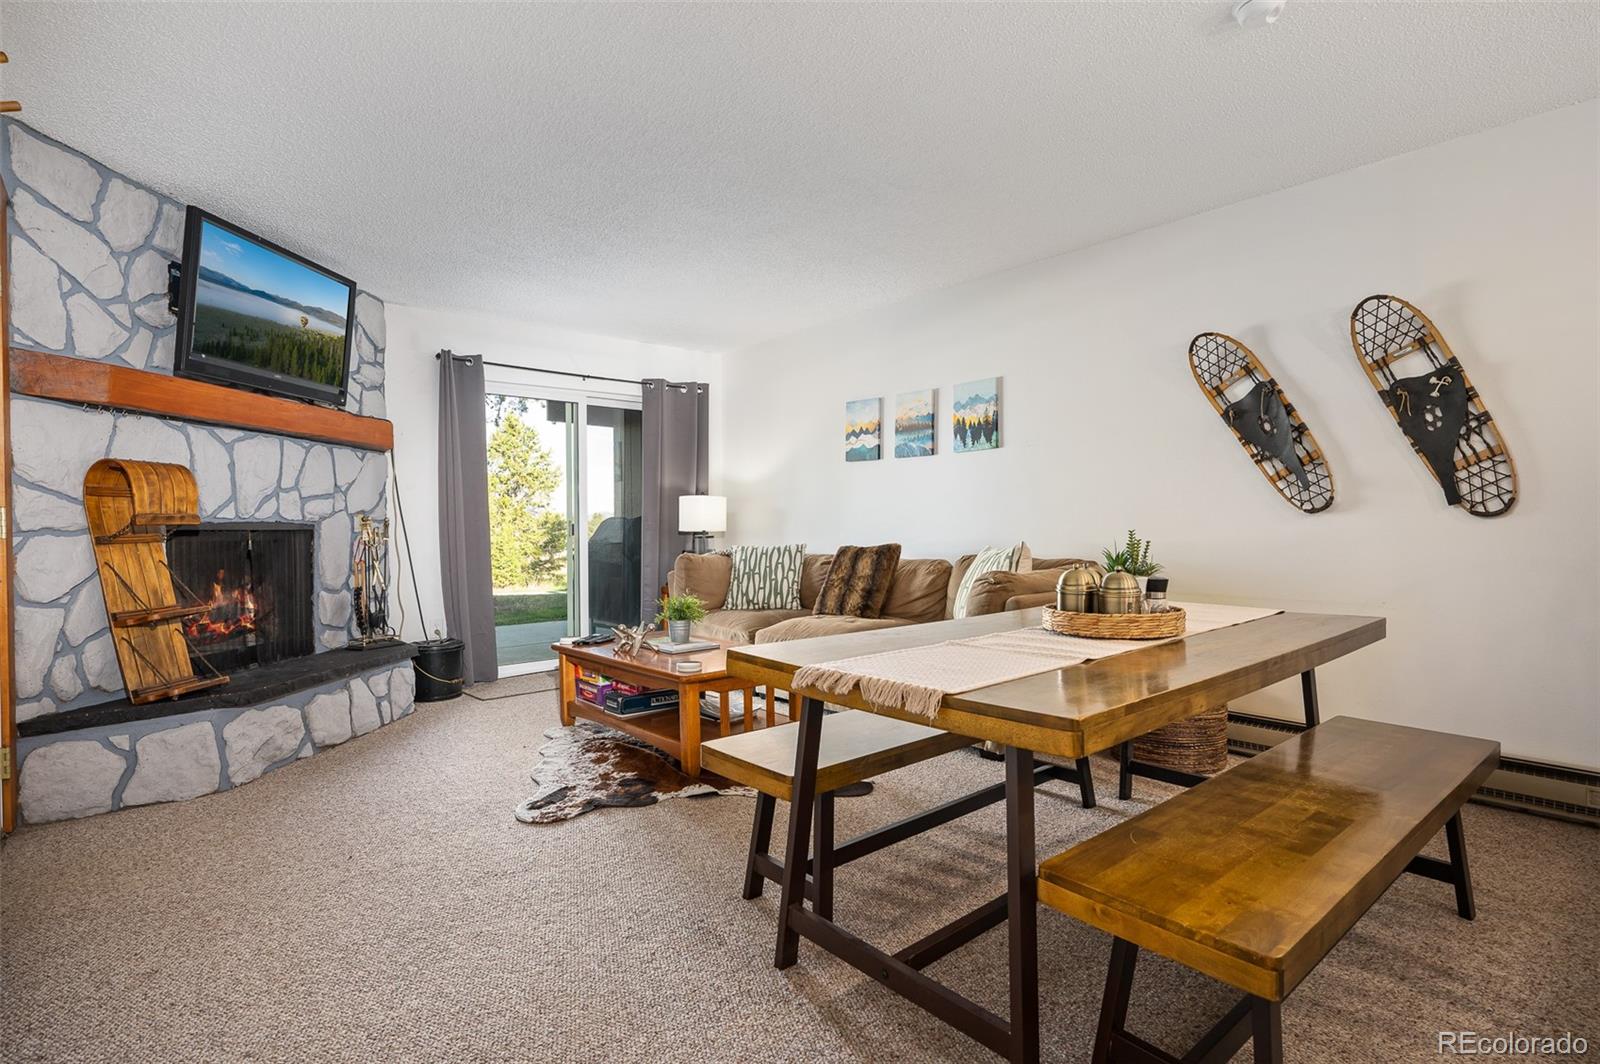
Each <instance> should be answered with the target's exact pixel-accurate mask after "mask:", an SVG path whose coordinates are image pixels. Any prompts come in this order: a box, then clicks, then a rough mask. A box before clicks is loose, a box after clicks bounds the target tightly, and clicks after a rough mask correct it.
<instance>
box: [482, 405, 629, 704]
mask: <svg viewBox="0 0 1600 1064" xmlns="http://www.w3.org/2000/svg"><path fill="white" fill-rule="evenodd" d="M484 414H485V427H486V431H487V433H488V450H489V551H490V562H491V565H490V569H491V573H492V576H493V581H494V602H495V644H496V653H497V656H498V658H499V663H500V674H501V675H502V676H508V675H515V674H517V673H522V672H530V671H534V670H537V669H542V668H551V667H553V666H554V664H555V654H554V652H553V651H551V649H550V644H551V643H554V642H555V641H556V640H558V639H561V638H562V637H564V636H572V635H586V634H588V633H590V632H592V631H598V630H604V629H606V628H609V627H611V626H612V625H617V624H637V623H638V621H639V555H640V551H639V526H640V516H639V515H640V513H641V508H640V503H641V496H640V492H641V487H640V484H641V482H640V476H639V462H640V449H641V432H640V429H641V420H640V418H641V415H640V412H639V403H638V400H637V399H636V398H634V397H632V396H621V397H611V396H591V395H587V394H585V393H583V392H581V391H572V390H567V389H560V388H549V387H540V386H538V385H537V384H529V383H524V382H521V381H491V382H490V387H489V394H488V396H487V400H486V404H485V410H484Z"/></svg>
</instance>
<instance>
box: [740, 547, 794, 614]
mask: <svg viewBox="0 0 1600 1064" xmlns="http://www.w3.org/2000/svg"><path fill="white" fill-rule="evenodd" d="M805 557H806V545H805V544H804V543H791V544H788V545H786V546H782V547H735V548H733V574H732V576H731V577H730V578H729V580H728V598H727V601H726V602H724V603H723V604H722V608H723V609H725V610H797V609H799V608H800V565H801V563H802V562H804V561H805Z"/></svg>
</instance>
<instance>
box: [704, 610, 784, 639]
mask: <svg viewBox="0 0 1600 1064" xmlns="http://www.w3.org/2000/svg"><path fill="white" fill-rule="evenodd" d="M805 616H806V612H805V611H804V610H713V611H712V612H710V613H708V614H706V616H705V620H703V621H696V622H694V634H695V635H696V636H697V637H699V638H702V639H726V640H727V641H728V642H730V643H738V644H741V645H742V644H745V643H754V642H755V641H756V636H757V634H759V633H760V632H761V631H762V630H763V629H766V628H770V627H772V626H773V625H775V624H782V623H783V622H784V621H788V620H793V619H794V618H796V617H805Z"/></svg>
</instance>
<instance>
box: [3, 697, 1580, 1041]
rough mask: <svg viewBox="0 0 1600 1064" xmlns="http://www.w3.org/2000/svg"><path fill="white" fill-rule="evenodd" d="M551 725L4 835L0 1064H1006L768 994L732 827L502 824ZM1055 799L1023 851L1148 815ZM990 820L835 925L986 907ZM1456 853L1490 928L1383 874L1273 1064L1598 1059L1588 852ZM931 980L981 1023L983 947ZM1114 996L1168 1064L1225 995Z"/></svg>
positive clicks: (1473, 816)
mask: <svg viewBox="0 0 1600 1064" xmlns="http://www.w3.org/2000/svg"><path fill="white" fill-rule="evenodd" d="M554 717H555V705H554V698H553V696H551V695H549V694H542V695H534V696H529V697H526V698H523V699H503V700H498V701H492V702H477V701H474V700H471V699H460V700H457V701H455V702H449V703H441V704H436V705H423V706H419V707H418V712H417V713H415V714H413V715H412V716H411V717H408V718H407V719H406V720H404V721H401V722H399V723H398V724H396V725H393V726H391V727H387V728H384V729H382V730H380V731H379V732H376V733H373V734H371V735H368V736H366V737H364V738H360V739H357V740H354V741H352V742H350V743H348V744H346V745H345V746H342V747H340V748H338V749H336V750H333V751H330V752H328V753H326V754H321V755H319V756H317V757H316V758H314V759H311V760H309V761H306V762H303V763H300V764H297V765H294V766H292V767H290V768H288V769H285V770H283V771H281V772H277V773H274V774H272V775H270V776H267V777H266V778H264V779H262V780H260V781H258V782H256V783H252V784H250V785H248V786H246V787H242V788H240V789H238V790H234V791H228V792H226V793H223V794H218V795H213V796H210V797H207V798H201V799H198V800H196V801H193V802H188V803H183V804H177V805H164V806H152V807H148V808H141V809H133V810H129V811H125V812H120V813H115V814H112V815H110V816H102V817H96V818H94V819H90V820H83V821H75V822H71V823H62V824H51V825H46V826H44V827H39V828H25V829H23V830H22V831H20V832H18V833H17V834H16V835H15V836H13V837H12V838H11V839H10V840H9V841H8V842H7V843H6V845H5V846H4V849H3V859H0V904H3V910H0V912H3V945H0V948H3V965H0V977H3V987H4V993H3V996H0V1009H3V1021H0V1054H3V1056H4V1059H5V1060H8V1061H10V1060H15V1061H73V1062H80V1061H81V1062H105V1064H129V1062H143V1061H163V1062H165V1061H206V1062H213V1061H257V1062H264V1061H286V1062H287V1061H323V1060H337V1061H374V1060H382V1061H396V1062H400V1061H407V1062H409V1061H506V1062H510V1061H638V1062H641V1064H645V1062H648V1064H657V1062H660V1061H676V1060H695V1061H730V1062H732V1061H739V1062H760V1061H772V1062H780V1061H781V1062H789V1061H824V1060H826V1061H872V1062H878V1061H983V1060H989V1059H995V1058H992V1057H990V1056H989V1055H988V1054H986V1053H985V1052H983V1051H982V1050H980V1049H979V1048H978V1047H976V1046H975V1045H974V1044H973V1043H972V1042H970V1041H968V1040H967V1039H965V1038H963V1037H962V1036H960V1035H958V1034H956V1033H954V1032H953V1031H951V1030H950V1029H949V1028H946V1027H945V1026H943V1025H942V1024H940V1023H938V1022H937V1021H935V1020H933V1019H932V1018H930V1017H928V1016H927V1015H925V1014H924V1013H922V1012H921V1011H919V1010H918V1009H916V1008H915V1007H913V1006H911V1005H908V1004H906V1003H904V1002H902V1001H900V1000H899V999H897V998H895V997H893V996H892V995H890V994H889V993H888V992H886V991H885V990H883V989H882V988H881V987H879V986H878V985H877V984H876V983H874V982H872V981H871V980H869V979H867V978H865V977H863V976H861V975H859V974H858V973H856V972H855V971H854V970H853V969H851V968H849V967H848V966H847V965H845V964H843V963H841V962H839V961H836V960H833V959H831V958H828V957H827V956H826V955H824V954H823V953H821V952H820V951H819V950H817V949H816V948H814V947H808V946H804V945H803V946H802V948H801V962H800V964H799V965H798V966H797V967H796V968H794V969H792V970H790V971H788V972H784V973H780V972H777V971H774V970H773V968H772V967H771V960H770V957H771V951H772V929H773V910H774V906H775V904H776V903H775V900H774V894H775V892H774V891H771V890H769V891H768V894H767V896H766V897H765V898H763V899H762V900H760V901H758V902H755V903H746V902H742V901H740V900H739V899H738V897H737V893H736V891H737V882H738V873H739V871H740V861H741V857H742V853H743V847H744V844H745V840H746V838H747V833H748V831H749V816H750V812H751V809H752V803H751V801H750V800H749V799H746V798H729V797H714V798H705V799H689V800H684V801H674V802H663V803H661V804H659V805H655V806H651V807H648V808H643V809H618V810H602V811H599V812H596V813H593V814H590V815H588V816H584V817H580V818H579V819H577V820H573V821H570V822H567V823H564V824H556V825H549V826H535V827H530V826H524V825H522V824H518V823H516V822H515V821H514V820H513V819H512V816H511V811H512V809H513V807H514V806H515V805H516V804H517V803H518V802H519V801H521V800H522V799H523V798H525V797H527V794H528V788H529V786H530V784H529V781H528V772H529V770H530V769H531V768H532V766H533V764H534V762H535V761H536V760H537V758H536V751H537V749H538V747H539V746H540V745H541V744H542V742H543V740H542V738H541V733H542V732H543V730H544V729H545V728H546V727H548V726H549V725H550V724H551V723H552V722H553V720H554ZM1100 767H1101V769H1102V772H1103V774H1102V775H1101V777H1100V783H1101V789H1102V792H1103V793H1114V788H1113V778H1112V773H1111V772H1110V771H1109V770H1110V769H1111V767H1112V766H1110V765H1109V764H1107V765H1103V766H1100ZM999 774H1000V770H999V767H998V766H997V765H995V764H994V763H992V762H988V761H983V760H981V759H979V758H978V757H977V756H976V755H974V754H972V753H970V752H966V751H962V752H958V753H956V754H952V755H949V756H947V757H944V758H941V759H939V760H936V761H934V762H931V763H928V764H924V765H920V766H917V767H915V768H912V769H907V770H903V771H901V772H897V773H894V774H892V775H890V776H887V777H884V778H883V780H882V781H881V783H880V785H879V787H878V790H877V793H876V794H875V795H873V796H871V797H869V798H865V799H860V800H852V801H849V802H844V803H841V804H840V806H839V816H840V819H841V834H845V833H848V832H851V831H853V830H857V829H860V828H863V827H867V826H870V825H872V824H878V823H882V822H885V821H887V820H890V819H893V818H897V817H899V816H901V815H904V814H906V813H909V812H912V811H914V810H915V809H917V808H919V807H922V806H924V805H926V804H929V803H932V802H933V801H935V800H937V799H940V798H944V797H947V796H949V795H951V794H954V793H957V792H958V791H959V790H963V789H966V788H969V787H972V786H975V785H978V784H981V783H984V782H988V781H992V780H995V779H998V778H999ZM1045 790H1046V792H1048V793H1043V792H1042V793H1041V797H1040V800H1039V803H1038V811H1039V820H1040V851H1041V853H1051V852H1055V851H1057V850H1059V849H1062V848H1064V847H1065V846H1066V845H1067V844H1068V843H1069V842H1071V841H1072V840H1073V839H1074V838H1077V837H1080V836H1082V835H1085V834H1087V833H1089V832H1092V831H1095V830H1097V829H1098V828H1099V827H1101V826H1103V825H1104V824H1106V823H1109V822H1111V820H1112V819H1113V818H1116V817H1122V816H1126V815H1129V814H1130V813H1131V812H1133V811H1136V810H1137V809H1139V808H1143V803H1141V802H1134V803H1126V804H1125V803H1119V802H1117V801H1116V800H1115V799H1112V800H1109V801H1105V802H1104V803H1103V805H1102V807H1101V809H1099V810H1097V811H1095V812H1093V813H1086V812H1084V811H1083V810H1081V809H1079V808H1078V805H1077V801H1076V792H1075V790H1074V789H1073V788H1071V787H1069V786H1066V785H1061V784H1052V785H1050V786H1049V787H1048V788H1046V789H1045ZM1159 791H1160V788H1158V786H1157V785H1155V784H1151V783H1149V782H1147V781H1141V782H1140V793H1141V794H1143V795H1145V796H1146V800H1148V799H1149V798H1152V797H1154V796H1155V795H1157V794H1158V793H1159ZM783 808H784V807H782V806H780V807H779V812H780V816H781V815H782V814H783ZM1001 823H1002V822H1001V811H1000V808H999V807H998V806H997V807H992V808H990V809H988V810H986V811H984V812H983V813H980V814H977V815H975V816H972V817H969V818H967V819H966V820H963V821H961V822H958V823H957V824H954V825H950V826H947V827H945V828H941V829H939V830H938V831H937V832H935V833H932V834H929V835H926V836H923V837H922V838H920V839H917V840H914V841H913V842H911V843H908V844H905V845H903V846H900V847H896V848H894V849H892V850H890V851H887V852H884V853H880V854H877V855H874V856H873V857H870V858H867V859H865V860H863V861H861V862H858V863H856V864H854V865H851V866H848V867H847V868H845V869H843V870H842V871H841V873H840V876H841V878H840V881H839V898H838V902H837V909H838V914H839V916H840V918H841V919H843V920H845V921H846V922H848V923H850V924H853V925H855V926H856V927H858V928H860V929H861V930H863V931H865V932H866V933H867V934H868V935H869V936H871V937H873V938H875V939H877V940H879V941H881V942H883V943H886V944H894V945H899V944H903V943H906V942H909V941H911V940H912V939H914V938H915V937H917V936H918V935H919V934H921V933H922V932H924V931H926V930H929V929H931V928H932V927H933V926H934V925H936V924H938V923H941V922H943V921H944V920H946V919H949V918H950V917H953V916H955V915H957V914H958V913H960V912H962V911H964V910H965V909H967V908H969V907H971V906H972V905H974V904H976V903H978V902H980V901H983V900H985V899H987V898H989V897H992V896H993V895H994V894H996V893H998V892H999V890H1000V889H1001V887H1002V885H1003V875H1002V874H1001V861H1002V858H1003V839H1002V835H1001V830H1000V828H1001ZM1467 837H1468V841H1469V845H1470V846H1471V856H1472V862H1473V872H1474V874H1475V876H1476V878H1477V883H1478V902H1479V909H1480V915H1479V919H1478V920H1477V921H1476V922H1475V923H1467V922H1464V921H1462V920H1459V919H1457V917H1456V916H1455V911H1454V907H1453V904H1452V899H1451V893H1450V890H1449V888H1448V887H1446V886H1444V885H1443V884H1438V883H1433V882H1429V881H1427V880H1422V879H1419V878H1416V877H1406V878H1404V879H1402V881H1401V882H1400V883H1399V884H1397V885H1396V886H1395V887H1394V889H1392V890H1391V891H1390V892H1389V893H1388V895H1387V896H1385V897H1384V898H1383V900H1381V901H1380V902H1379V903H1378V904H1377V905H1376V906H1375V907H1374V908H1373V910H1372V911H1371V912H1370V913H1369V914H1368V915H1367V917H1366V919H1365V920H1363V921H1362V922H1361V923H1360V924H1359V925H1358V926H1357V928H1356V929H1355V931H1354V932H1353V933H1352V934H1351V935H1349V936H1348V937H1347V938H1346V940H1345V941H1344V942H1343V943H1341V944H1340V945H1339V946H1338V947H1337V948H1336V949H1335V950H1334V951H1333V953H1332V954H1331V955H1330V957H1329V958H1328V959H1327V960H1326V961H1325V962H1324V963H1323V965H1322V966H1321V967H1320V968H1319V969H1318V970H1317V971H1316V973H1314V974H1313V976H1312V977H1311V978H1310V979H1309V980H1307V982H1306V983H1305V984H1304V985H1303V986H1302V987H1301V989H1300V990H1299V991H1298V992H1297V993H1296V994H1295V995H1294V996H1293V997H1292V998H1291V999H1290V1001H1289V1003H1288V1004H1287V1006H1286V1007H1285V1027H1286V1038H1287V1042H1288V1052H1287V1059H1289V1060H1290V1061H1330V1062H1335V1061H1337V1062H1348V1061H1372V1062H1390V1061H1411V1060H1416V1061H1424V1060H1435V1059H1438V1058H1437V1057H1436V1055H1435V1053H1434V1040H1435V1037H1436V1032H1437V1031H1438V1030H1439V1029H1440V1028H1449V1029H1455V1028H1465V1029H1470V1030H1476V1031H1478V1032H1502V1031H1510V1030H1515V1031H1518V1032H1523V1033H1544V1032H1559V1031H1563V1030H1568V1029H1570V1030H1574V1031H1576V1032H1578V1033H1580V1034H1583V1035H1585V1036H1587V1037H1588V1038H1589V1041H1590V1043H1591V1046H1594V1045H1595V1044H1596V1043H1600V1017H1597V1014H1596V1012H1597V1006H1596V1002H1597V1001H1600V993H1597V989H1600V988H1597V982H1596V972H1597V970H1600V934H1597V931H1596V929H1597V928H1600V895H1597V892H1596V890H1595V884H1596V883H1597V882H1600V837H1597V835H1596V834H1595V833H1594V832H1593V831H1592V830H1590V829H1586V828H1581V827H1577V826H1572V825H1567V824H1561V823H1556V822H1553V821H1548V820H1540V819H1536V818H1532V817H1527V816H1523V815H1519V814H1514V813H1508V812H1503V811H1499V810H1494V809H1488V808H1482V807H1478V806H1472V807H1469V809H1468V811H1467ZM1040 929H1041V930H1040V933H1041V943H1040V948H1041V954H1042V968H1043V972H1042V982H1043V1007H1042V1025H1043V1038H1044V1056H1045V1059H1047V1060H1051V1061H1082V1060H1086V1059H1087V1058H1088V1052H1089V1042H1090V1037H1091V1034H1092V1031H1093V1021H1094V1015H1095V1010H1096V1007H1097V1006H1098V1003H1099V998H1100V988H1101V984H1102V981H1103V978H1104V966H1105V963H1106V958H1107V955H1108V953H1109V940H1108V939H1106V938H1105V937H1104V936H1102V935H1100V934H1099V933H1097V932H1094V931H1090V930H1088V929H1086V928H1084V927H1082V926H1080V925H1078V924H1075V923H1074V922H1073V921H1071V920H1069V919H1067V918H1065V917H1062V916H1060V915H1058V914H1056V913H1053V912H1051V911H1049V910H1041V915H1040ZM933 970H934V971H935V972H936V973H937V974H939V975H940V976H941V977H943V978H946V979H948V980H950V981H951V982H953V983H955V984H956V985H957V986H958V987H960V988H961V989H962V990H964V991H966V992H968V993H970V994H972V995H974V996H976V997H978V998H979V999H980V1000H983V1001H984V1002H986V1003H988V1004H989V1005H991V1007H994V1008H996V1009H999V1010H1002V1011H1003V1009H1004V1005H1005V1000H1006V994H1005V983H1004V972H1005V939H1004V932H1003V931H993V932H990V933H989V934H988V935H986V936H984V937H983V938H982V939H980V940H979V941H978V942H976V943H974V944H973V945H971V946H968V947H967V948H966V949H964V950H963V951H961V952H959V953H957V954H956V955H954V956H953V957H951V958H947V959H946V960H944V961H942V962H940V963H939V964H938V965H936V966H935V968H934V969H933ZM1134 995H1135V1008H1134V1013H1133V1017H1132V1023H1133V1025H1134V1027H1135V1029H1136V1030H1138V1031H1139V1032H1140V1033H1142V1034H1144V1035H1146V1036H1147V1037H1149V1038H1152V1039H1153V1040H1155V1041H1157V1042H1158V1043H1160V1044H1164V1045H1166V1046H1167V1047H1169V1048H1173V1047H1177V1046H1179V1045H1180V1044H1185V1045H1186V1044H1187V1042H1188V1041H1189V1040H1190V1039H1191V1038H1192V1037H1193V1036H1195V1035H1197V1034H1198V1033H1199V1032H1200V1030H1202V1029H1203V1028H1204V1027H1206V1026H1207V1025H1209V1023H1210V1022H1211V1021H1212V1020H1213V1019H1214V1018H1215V1017H1217V1016H1219V1015H1220V1014H1221V1012H1222V1011H1223V1010H1224V1009H1225V1008H1226V1006H1227V1004H1228V1002H1229V997H1230V995H1229V994H1228V992H1227V991H1226V990H1224V989H1223V988H1221V987H1219V986H1217V985H1215V984H1211V983H1208V982H1207V981H1206V980H1204V979H1202V978H1200V977H1198V976H1195V975H1193V974H1192V973H1188V972H1185V971H1183V970H1180V969H1178V968H1176V967H1175V966H1173V965H1170V964H1168V963H1166V962H1164V961H1160V960H1159V959H1154V958H1151V959H1149V960H1147V961H1142V962H1141V965H1140V970H1139V978H1138V980H1137V982H1136V984H1135V990H1134ZM1595 1051H1596V1050H1594V1049H1591V1052H1595ZM1241 1059H1243V1058H1241Z"/></svg>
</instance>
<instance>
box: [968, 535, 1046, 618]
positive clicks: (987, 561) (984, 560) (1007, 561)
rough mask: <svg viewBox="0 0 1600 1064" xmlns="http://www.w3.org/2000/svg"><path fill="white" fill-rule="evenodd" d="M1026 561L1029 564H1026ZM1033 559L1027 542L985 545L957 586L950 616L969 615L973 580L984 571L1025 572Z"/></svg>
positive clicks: (1030, 566) (1029, 567)
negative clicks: (995, 545) (994, 545)
mask: <svg viewBox="0 0 1600 1064" xmlns="http://www.w3.org/2000/svg"><path fill="white" fill-rule="evenodd" d="M1024 561H1027V562H1028V564H1027V565H1024V564H1023V562H1024ZM1032 561H1033V559H1032V557H1031V556H1030V555H1029V553H1028V545H1027V544H1026V543H1014V544H1012V545H1011V546H1009V547H985V548H983V550H980V551H979V552H978V554H977V556H976V557H975V558H973V559H972V564H971V565H969V566H967V572H966V575H964V576H963V577H962V578H961V586H959V587H957V588H956V601H955V605H954V606H952V607H951V609H950V616H952V617H965V616H966V615H967V598H968V596H969V595H971V593H972V584H973V581H975V580H977V579H978V577H980V576H982V575H983V574H984V573H997V572H998V573H1020V572H1025V571H1027V570H1029V569H1031V568H1032Z"/></svg>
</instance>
